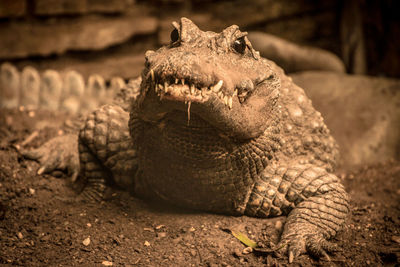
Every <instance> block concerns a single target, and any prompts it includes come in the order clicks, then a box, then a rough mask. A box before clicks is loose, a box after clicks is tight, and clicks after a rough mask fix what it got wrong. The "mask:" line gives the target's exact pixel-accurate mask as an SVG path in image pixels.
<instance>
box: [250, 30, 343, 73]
mask: <svg viewBox="0 0 400 267" xmlns="http://www.w3.org/2000/svg"><path fill="white" fill-rule="evenodd" d="M248 38H249V40H250V42H251V43H252V45H253V47H254V49H256V50H258V51H259V52H260V54H261V56H263V57H265V58H268V59H271V60H272V61H274V62H275V63H276V64H278V65H279V66H280V67H282V68H283V69H284V70H285V71H286V72H288V73H291V72H299V71H305V70H328V71H335V72H342V73H343V72H345V67H344V63H343V62H342V61H341V60H340V59H339V57H337V56H336V55H335V54H333V53H331V52H329V51H325V50H323V49H320V48H315V47H306V46H300V45H297V44H295V43H291V42H289V41H287V40H284V39H282V38H279V37H277V36H274V35H271V34H267V33H263V32H250V33H249V35H248Z"/></svg>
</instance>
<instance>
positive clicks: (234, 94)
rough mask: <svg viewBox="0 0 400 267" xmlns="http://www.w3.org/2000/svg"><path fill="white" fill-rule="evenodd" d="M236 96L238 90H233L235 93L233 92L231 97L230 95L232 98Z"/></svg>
mask: <svg viewBox="0 0 400 267" xmlns="http://www.w3.org/2000/svg"><path fill="white" fill-rule="evenodd" d="M237 94H238V90H237V89H235V91H234V92H233V95H232V97H234V96H237Z"/></svg>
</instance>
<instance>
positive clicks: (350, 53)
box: [0, 0, 400, 80]
mask: <svg viewBox="0 0 400 267" xmlns="http://www.w3.org/2000/svg"><path fill="white" fill-rule="evenodd" d="M399 7H400V4H399V1H395V0H383V1H378V0H371V1H368V0H359V1H358V0H349V1H335V0H325V1H317V0H297V1H293V0H247V1H238V0H237V1H216V0H186V1H185V0H150V1H144V0H1V1H0V36H1V37H0V63H2V62H4V61H8V62H11V63H13V64H15V65H16V66H17V67H18V68H19V69H21V68H22V67H24V66H26V65H31V66H34V67H36V68H37V69H39V70H44V69H49V68H51V69H55V70H68V69H74V70H77V71H79V72H80V73H82V74H83V75H84V77H85V78H87V76H88V75H89V74H92V73H98V74H100V75H102V76H103V77H104V78H105V79H106V80H108V79H109V78H110V77H112V76H122V77H123V78H125V79H128V78H132V77H135V76H138V75H139V74H140V71H141V68H142V66H143V62H144V57H143V54H144V51H146V50H147V49H155V48H157V47H159V46H161V45H163V44H166V43H168V42H169V34H170V31H171V29H172V26H171V22H172V21H174V20H175V21H178V20H179V18H180V17H182V16H185V17H188V18H190V19H191V20H193V21H194V22H195V23H196V24H197V25H198V26H199V27H200V29H202V30H212V31H216V32H220V31H222V30H223V29H224V28H225V27H227V26H230V25H232V24H237V25H239V26H240V28H241V30H246V31H262V32H267V33H269V34H273V35H276V36H278V37H281V38H284V39H286V40H288V41H291V42H294V43H297V44H301V45H306V46H313V47H318V48H322V49H325V50H327V51H330V52H332V53H334V54H335V55H337V56H338V57H339V58H340V59H341V60H342V61H343V62H344V64H345V68H346V71H347V72H348V73H356V74H368V75H379V76H387V77H399V76H400V60H399V59H400V49H399V48H400V27H399V25H400V23H399V16H398V12H399V11H400V8H399ZM256 48H257V47H256ZM286 71H289V72H290V71H291V70H290V69H286ZM294 71H296V70H294Z"/></svg>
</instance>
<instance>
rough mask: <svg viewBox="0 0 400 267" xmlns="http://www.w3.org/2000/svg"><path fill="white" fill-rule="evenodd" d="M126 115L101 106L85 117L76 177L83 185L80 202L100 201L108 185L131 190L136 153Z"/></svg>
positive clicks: (120, 110) (108, 106) (80, 136)
mask: <svg viewBox="0 0 400 267" xmlns="http://www.w3.org/2000/svg"><path fill="white" fill-rule="evenodd" d="M128 120H129V114H128V113H127V112H126V111H124V110H123V109H122V108H121V107H119V106H115V105H105V106H103V107H101V108H100V109H98V110H96V111H94V112H93V113H92V114H91V115H89V116H88V118H87V120H86V123H85V125H84V127H83V128H82V129H81V131H80V133H79V159H80V165H81V171H80V176H81V177H82V178H83V179H84V181H85V182H86V186H85V187H84V189H83V191H82V193H81V198H83V199H93V200H102V199H103V198H104V192H105V190H106V185H107V184H108V183H110V182H111V183H114V184H117V185H118V186H120V187H123V188H125V189H129V188H131V189H132V188H133V181H134V176H135V173H136V170H137V157H136V150H135V149H133V146H132V141H131V138H130V134H129V128H128Z"/></svg>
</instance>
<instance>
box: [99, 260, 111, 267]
mask: <svg viewBox="0 0 400 267" xmlns="http://www.w3.org/2000/svg"><path fill="white" fill-rule="evenodd" d="M101 264H102V265H104V266H113V263H112V262H111V261H103V262H102V263H101Z"/></svg>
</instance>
